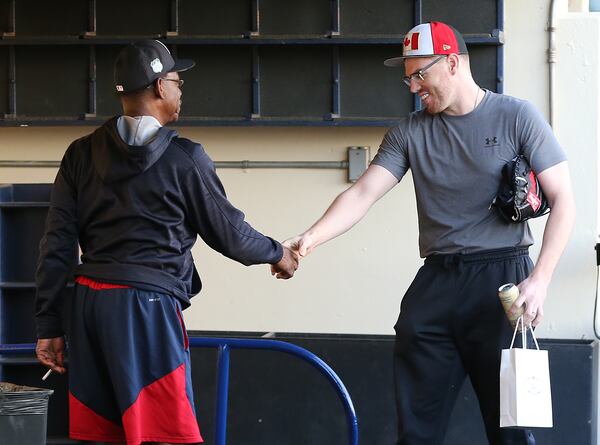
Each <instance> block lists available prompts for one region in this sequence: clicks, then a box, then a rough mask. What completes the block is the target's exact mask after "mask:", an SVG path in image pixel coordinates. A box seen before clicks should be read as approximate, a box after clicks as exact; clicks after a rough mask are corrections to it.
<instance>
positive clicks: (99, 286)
mask: <svg viewBox="0 0 600 445" xmlns="http://www.w3.org/2000/svg"><path fill="white" fill-rule="evenodd" d="M75 282H76V283H77V284H81V285H83V286H87V287H89V288H92V289H94V290H105V289H129V288H130V287H131V286H124V285H122V284H112V283H101V282H100V281H95V280H92V279H90V278H88V277H82V276H81V275H79V276H78V277H77V278H75Z"/></svg>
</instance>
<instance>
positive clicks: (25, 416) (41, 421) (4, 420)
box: [0, 382, 54, 445]
mask: <svg viewBox="0 0 600 445" xmlns="http://www.w3.org/2000/svg"><path fill="white" fill-rule="evenodd" d="M53 392H54V391H52V390H51V389H44V388H32V387H30V386H21V385H15V384H13V383H7V382H0V438H2V440H1V441H0V443H2V445H25V444H27V445H45V444H46V424H47V420H48V399H49V398H50V396H51V395H52V393H53Z"/></svg>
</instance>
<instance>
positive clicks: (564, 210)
mask: <svg viewBox="0 0 600 445" xmlns="http://www.w3.org/2000/svg"><path fill="white" fill-rule="evenodd" d="M574 221H575V204H574V201H573V198H572V195H571V194H570V193H565V194H564V196H560V197H557V198H556V200H555V202H554V204H553V206H552V211H551V212H550V215H549V217H548V221H547V222H546V227H545V229H544V238H543V241H542V248H541V250H540V255H539V257H538V260H537V262H536V265H535V267H534V269H533V272H532V273H531V275H532V276H535V277H538V278H541V279H543V280H544V281H546V282H550V279H551V278H552V274H553V273H554V269H555V268H556V265H557V264H558V261H559V260H560V257H561V255H562V254H563V251H564V249H565V247H566V245H567V242H568V240H569V237H570V235H571V230H572V229H573V224H574Z"/></svg>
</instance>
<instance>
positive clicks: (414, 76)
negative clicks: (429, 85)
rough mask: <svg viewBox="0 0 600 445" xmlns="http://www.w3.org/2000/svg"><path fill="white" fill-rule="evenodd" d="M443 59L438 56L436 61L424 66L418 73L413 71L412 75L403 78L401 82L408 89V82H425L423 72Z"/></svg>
mask: <svg viewBox="0 0 600 445" xmlns="http://www.w3.org/2000/svg"><path fill="white" fill-rule="evenodd" d="M444 57H446V56H440V57H438V58H437V59H435V60H434V61H433V62H431V63H429V64H427V65H425V66H424V67H423V68H421V69H420V70H418V71H415V72H414V73H412V74H411V75H410V76H404V77H403V78H402V81H403V82H404V83H405V84H406V85H407V86H408V87H410V82H411V81H412V80H414V81H416V82H419V81H421V82H422V81H424V80H425V76H424V74H425V71H427V70H428V69H429V68H431V67H432V66H433V65H435V64H436V63H438V62H439V61H440V60H442V59H443V58H444Z"/></svg>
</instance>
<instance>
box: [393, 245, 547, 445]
mask: <svg viewBox="0 0 600 445" xmlns="http://www.w3.org/2000/svg"><path fill="white" fill-rule="evenodd" d="M532 268H533V263H532V261H531V259H530V258H529V256H528V253H527V249H526V248H511V249H501V250H494V251H487V252H482V253H478V254H469V255H460V254H458V255H433V256H430V257H428V258H427V259H426V260H425V264H424V265H423V267H421V269H420V270H419V272H418V273H417V276H416V277H415V279H414V281H413V282H412V284H411V286H410V287H409V289H408V291H407V292H406V295H405V296H404V299H403V300H402V305H401V309H400V316H399V317H398V322H397V323H396V326H395V330H396V346H395V353H394V378H395V384H396V407H397V413H398V442H397V445H441V444H442V443H443V440H444V434H445V432H446V427H447V426H448V420H449V418H450V414H451V412H452V408H453V406H454V402H455V400H456V396H457V394H458V391H459V390H460V389H461V387H462V384H463V382H464V380H465V378H466V376H467V375H469V376H470V378H471V382H472V383H473V387H474V389H475V392H476V394H477V397H478V399H479V406H480V408H481V413H482V416H483V420H484V423H485V428H486V432H487V436H488V440H489V442H490V444H491V445H500V444H502V445H508V444H530V445H532V444H535V440H534V438H533V435H532V434H531V433H530V432H529V431H527V430H521V429H507V428H500V427H499V425H500V397H499V372H500V355H501V350H502V349H503V348H504V349H506V348H508V347H509V346H510V340H511V337H512V333H513V331H512V328H511V326H510V322H509V321H508V319H507V318H506V315H505V314H504V310H503V309H502V305H501V304H500V301H499V299H498V287H500V286H501V285H502V284H504V283H510V282H512V283H519V282H521V281H522V280H524V279H525V278H526V277H527V276H528V275H529V273H530V272H531V269H532ZM465 440H466V442H465V443H467V442H469V443H471V442H470V441H469V439H468V438H465Z"/></svg>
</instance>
